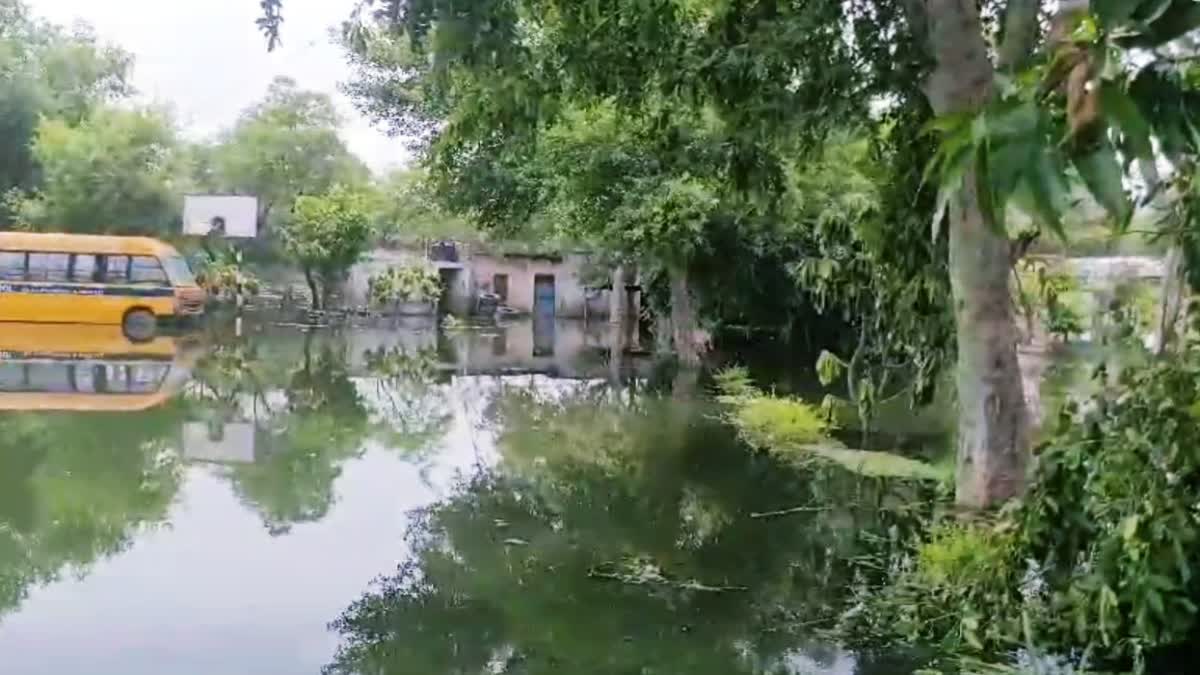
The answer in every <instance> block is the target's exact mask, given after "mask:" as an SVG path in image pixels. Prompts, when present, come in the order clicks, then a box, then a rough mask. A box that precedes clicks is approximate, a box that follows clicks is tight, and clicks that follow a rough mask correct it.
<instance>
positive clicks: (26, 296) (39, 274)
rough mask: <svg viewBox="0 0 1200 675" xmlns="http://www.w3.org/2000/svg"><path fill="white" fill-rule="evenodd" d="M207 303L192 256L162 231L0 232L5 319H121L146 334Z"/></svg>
mask: <svg viewBox="0 0 1200 675" xmlns="http://www.w3.org/2000/svg"><path fill="white" fill-rule="evenodd" d="M204 303H205V293H204V290H203V289H202V288H200V287H199V286H198V285H196V280H195V278H194V277H193V276H192V272H191V270H190V269H188V264H187V261H186V260H184V258H183V256H181V255H180V254H179V252H178V251H176V250H175V249H174V248H173V247H171V246H170V245H168V244H165V243H163V242H161V241H158V240H157V239H150V238H146V237H106V236H95V235H79V234H37V233H26V232H0V322H37V323H82V324H108V325H119V326H122V328H123V330H124V332H125V335H126V336H127V337H129V338H131V339H135V340H146V339H149V338H151V337H153V335H154V331H155V327H156V325H157V323H158V320H159V319H170V318H175V317H183V316H195V315H199V314H202V313H203V312H204ZM3 330H4V328H3V327H0V331H3Z"/></svg>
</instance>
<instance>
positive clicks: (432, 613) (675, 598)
mask: <svg viewBox="0 0 1200 675" xmlns="http://www.w3.org/2000/svg"><path fill="white" fill-rule="evenodd" d="M496 409H497V411H498V412H497V415H498V419H499V420H500V424H501V428H502V429H503V431H502V433H501V434H500V437H499V450H500V452H501V455H502V461H501V463H500V465H499V467H498V469H497V470H496V471H495V472H492V473H488V474H480V475H477V476H476V477H474V478H473V479H472V480H469V481H467V482H466V483H464V484H462V485H461V486H460V488H459V490H457V492H456V493H455V494H454V495H453V496H452V497H450V498H448V499H446V500H444V501H442V502H440V503H437V504H434V505H433V506H431V507H429V508H427V509H424V510H422V511H420V512H418V513H417V514H416V516H415V519H414V524H413V529H412V532H411V534H410V544H411V545H412V550H413V557H412V558H411V559H410V561H408V562H407V563H406V564H405V565H404V566H402V567H401V568H400V569H399V570H398V572H397V574H395V575H394V576H391V577H388V578H385V579H382V580H381V581H379V582H378V583H377V585H376V586H375V587H374V588H372V589H371V590H370V591H369V592H368V593H366V594H365V595H364V596H363V597H362V598H360V599H359V600H358V601H357V602H356V603H355V604H353V605H352V606H351V607H349V608H348V609H347V611H346V612H345V613H344V614H343V615H342V616H341V617H340V618H339V619H338V620H337V621H335V622H334V624H333V626H334V628H335V629H336V630H338V631H339V632H340V633H341V634H342V637H343V639H344V644H343V646H342V648H341V650H340V651H339V653H338V655H337V657H336V659H335V661H334V663H333V664H331V665H330V666H329V667H328V669H327V670H328V672H330V673H393V672H394V673H399V672H430V673H481V672H507V673H587V672H604V673H614V672H680V673H682V672H705V673H739V672H742V673H768V672H771V673H775V672H802V668H804V667H808V666H810V665H812V661H813V660H816V661H817V662H828V661H831V660H833V659H834V658H835V655H834V652H832V651H829V650H826V651H825V652H822V651H821V650H819V649H815V650H814V649H810V650H804V651H803V654H802V653H801V651H797V645H803V644H804V643H805V640H806V639H807V638H808V637H809V636H811V635H812V634H813V633H812V631H813V630H814V628H817V627H821V626H827V625H829V624H830V623H832V621H833V620H834V619H835V618H836V616H837V615H838V614H839V613H840V612H841V611H843V610H844V609H845V608H844V607H843V605H842V602H843V599H844V598H845V597H846V596H847V592H846V591H847V589H848V588H849V587H850V586H851V585H852V583H853V581H854V571H853V569H852V568H851V563H850V561H851V560H852V559H853V558H854V557H855V556H856V555H858V554H859V553H861V552H863V551H864V550H866V549H868V548H870V546H871V545H872V544H871V542H873V541H876V540H877V539H886V538H888V536H889V533H891V535H892V536H897V535H898V534H902V533H903V532H904V529H905V528H906V527H908V526H909V525H910V520H911V519H910V518H908V517H907V516H903V515H902V514H897V513H894V512H890V511H887V510H884V509H882V508H880V505H881V504H882V503H883V502H884V501H885V500H887V499H888V498H889V497H892V498H894V497H896V496H897V493H902V492H904V491H907V490H915V489H917V488H916V487H915V486H913V485H911V484H897V485H895V486H892V485H887V484H884V483H882V482H880V481H878V480H873V479H865V478H861V477H857V476H854V475H852V474H849V473H847V472H844V471H842V470H840V469H838V468H836V467H824V466H815V465H814V466H813V467H808V468H804V469H797V468H796V467H789V466H784V465H781V464H778V463H777V462H775V461H774V460H772V459H771V458H770V457H767V456H765V455H760V454H754V453H750V452H748V451H746V450H745V449H744V448H742V447H740V446H739V445H738V444H737V442H736V440H735V439H734V438H733V436H732V434H731V433H730V432H729V431H728V430H727V429H725V428H723V427H721V426H720V425H719V424H718V423H716V422H714V421H712V419H711V417H709V416H707V415H705V411H703V410H700V409H696V408H689V407H687V406H681V405H679V404H676V403H674V402H672V401H669V400H654V399H649V400H647V399H644V400H642V401H640V402H639V403H638V404H637V405H636V406H632V407H631V406H630V403H629V402H628V401H625V402H622V401H620V400H619V399H616V398H610V399H607V400H605V399H603V398H598V397H597V396H596V395H595V394H594V393H584V394H581V395H578V396H569V395H568V396H567V397H566V398H565V400H564V399H563V398H562V397H538V396H530V395H528V394H520V395H511V397H510V398H507V399H506V400H501V401H499V402H497V404H496ZM895 501H902V500H895ZM797 504H807V505H813V506H814V507H815V508H817V509H820V510H819V511H816V510H814V511H808V512H804V513H797V514H795V515H792V516H789V517H785V518H762V517H759V518H755V517H752V515H751V514H755V513H759V514H761V513H764V512H769V511H772V510H776V509H779V508H781V507H787V506H794V505H797ZM893 526H897V527H896V529H892V528H893ZM858 665H859V668H860V670H859V672H870V669H871V667H872V666H871V664H869V663H867V659H865V658H861V657H860V659H859V662H858ZM877 667H879V668H880V669H879V670H877V671H875V672H880V673H883V672H896V671H895V670H894V669H883V667H882V666H877ZM889 668H890V666H889Z"/></svg>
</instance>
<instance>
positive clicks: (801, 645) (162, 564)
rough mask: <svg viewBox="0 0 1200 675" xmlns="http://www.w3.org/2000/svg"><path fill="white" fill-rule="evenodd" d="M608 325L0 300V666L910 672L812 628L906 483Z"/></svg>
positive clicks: (114, 672)
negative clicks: (768, 426)
mask: <svg viewBox="0 0 1200 675" xmlns="http://www.w3.org/2000/svg"><path fill="white" fill-rule="evenodd" d="M606 329H607V327H606V326H599V327H597V326H583V325H581V324H578V323H569V322H560V323H552V324H550V325H547V324H540V325H533V324H531V323H528V322H516V323H512V324H509V325H506V326H500V327H496V326H491V327H483V328H479V327H476V328H465V329H461V330H439V329H438V327H437V326H436V325H434V324H431V323H430V324H425V323H421V322H419V321H418V322H416V323H413V324H406V325H403V326H385V327H378V328H353V329H350V328H347V329H341V330H330V329H327V330H315V331H307V330H304V329H302V328H299V327H296V326H288V325H280V324H278V323H273V322H271V321H266V320H262V321H253V320H247V321H246V323H245V324H244V325H242V326H241V328H240V335H237V334H235V333H234V331H233V330H232V329H231V328H230V327H221V328H219V329H218V328H210V329H208V330H206V331H204V332H203V333H202V334H200V335H198V336H195V337H188V338H160V339H158V340H156V341H154V342H152V343H148V344H142V345H131V344H129V343H126V342H124V340H123V339H121V338H120V337H119V335H114V334H113V333H112V332H111V331H108V330H107V329H95V328H93V329H81V328H78V327H74V328H69V327H67V328H64V327H55V328H47V327H40V328H39V327H15V326H11V325H9V326H2V327H0V655H3V656H2V657H0V663H2V665H0V670H3V672H5V673H19V674H21V675H42V674H45V675H61V674H62V673H72V672H78V673H89V674H92V675H110V674H111V675H143V674H145V675H160V674H163V673H172V674H187V675H193V674H194V675H212V674H214V673H220V674H223V675H240V674H245V675H270V674H276V673H278V674H284V673H286V674H296V673H312V674H316V673H321V672H328V673H363V674H367V673H370V674H376V673H401V672H404V673H485V672H491V673H690V674H695V673H713V674H714V675H715V674H718V673H720V674H721V675H727V674H732V673H746V674H751V673H754V674H767V673H770V674H783V673H788V674H795V675H799V674H801V673H804V674H826V675H835V674H836V675H869V674H883V673H889V674H890V673H902V672H909V671H910V670H911V669H912V664H911V663H909V662H907V661H906V660H905V659H903V658H900V657H898V656H896V655H895V654H873V653H869V652H863V651H855V650H850V649H847V648H843V647H840V646H838V645H836V644H832V643H831V642H830V641H829V640H828V639H825V638H823V637H822V635H823V629H825V628H828V627H829V626H830V625H831V624H832V623H833V622H834V621H835V620H836V614H837V613H838V612H841V611H844V601H845V598H846V597H847V595H848V594H849V593H850V592H851V590H852V587H853V585H854V584H855V583H856V580H855V578H854V570H853V568H852V565H851V561H852V560H853V559H855V558H856V556H859V555H860V554H861V553H862V551H863V550H864V549H865V548H867V547H868V546H870V545H873V543H877V542H878V541H880V540H881V539H886V538H887V537H896V536H901V535H900V534H898V533H902V532H903V529H904V528H905V527H907V526H908V524H909V523H908V522H907V521H906V520H905V516H903V515H898V514H899V513H900V512H898V511H894V510H892V509H889V508H885V507H886V506H887V505H889V504H891V505H894V504H896V503H903V502H905V501H912V500H914V498H915V497H916V493H917V492H918V490H919V488H917V487H914V486H913V485H911V484H904V483H902V484H899V485H892V484H889V483H886V482H882V481H880V480H878V479H867V478H864V477H859V476H856V475H853V474H851V473H850V472H847V471H845V470H844V469H841V468H838V467H824V466H803V467H801V466H796V465H790V464H785V463H781V462H780V461H777V460H776V459H773V458H772V457H770V456H769V455H767V454H764V453H756V452H753V451H751V450H750V449H749V448H747V447H745V446H744V445H742V444H741V443H740V442H739V441H738V439H737V438H736V436H735V434H734V433H733V432H732V431H731V430H730V429H729V428H728V427H727V426H726V425H725V424H724V423H722V422H721V421H720V419H719V417H718V415H717V412H718V411H717V410H716V408H715V407H714V405H713V404H711V403H708V402H705V400H704V398H703V397H699V398H696V397H693V396H682V395H679V392H678V391H676V392H675V393H674V394H673V393H672V390H671V377H670V376H669V374H664V372H663V371H662V369H661V368H658V367H657V366H656V365H655V364H654V363H653V362H651V361H650V360H649V359H648V358H646V357H635V356H628V357H625V358H622V359H618V360H616V361H614V360H613V359H611V358H610V356H609V355H610V352H609V349H608V346H609V345H610V344H611V343H612V341H611V336H610V335H609V333H608V331H607V330H606ZM701 389H702V387H701ZM813 504H818V505H820V507H819V508H813V509H811V510H808V511H803V512H798V513H794V514H791V515H781V516H773V515H770V514H771V513H772V512H775V511H779V510H781V509H787V508H789V507H794V506H797V505H813Z"/></svg>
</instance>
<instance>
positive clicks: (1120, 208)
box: [1073, 143, 1133, 229]
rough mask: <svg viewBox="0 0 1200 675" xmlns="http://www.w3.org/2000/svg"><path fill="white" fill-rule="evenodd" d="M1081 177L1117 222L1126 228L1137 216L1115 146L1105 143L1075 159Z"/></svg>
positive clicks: (1122, 227)
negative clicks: (1135, 215) (1132, 218)
mask: <svg viewBox="0 0 1200 675" xmlns="http://www.w3.org/2000/svg"><path fill="white" fill-rule="evenodd" d="M1073 160H1074V164H1075V168H1076V170H1078V171H1079V176H1080V178H1082V179H1083V182H1084V183H1085V184H1086V185H1087V187H1088V190H1089V191H1091V193H1092V196H1094V197H1095V198H1096V200H1097V201H1099V202H1100V204H1101V205H1102V206H1103V207H1104V208H1105V210H1106V211H1108V212H1109V214H1110V215H1112V216H1113V217H1114V218H1115V219H1116V221H1117V225H1118V226H1119V227H1120V228H1121V229H1124V228H1125V227H1127V226H1128V225H1129V219H1130V218H1131V217H1132V216H1133V206H1132V204H1131V203H1130V201H1129V194H1128V193H1127V192H1126V191H1125V184H1124V182H1123V180H1122V179H1123V178H1124V173H1123V172H1122V170H1121V163H1120V162H1119V161H1118V160H1117V153H1116V150H1115V148H1113V146H1112V145H1110V144H1108V143H1104V144H1102V145H1100V146H1099V147H1097V148H1096V149H1094V150H1092V151H1090V152H1087V153H1085V154H1081V155H1078V156H1076V157H1074V158H1073Z"/></svg>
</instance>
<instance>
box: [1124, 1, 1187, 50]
mask: <svg viewBox="0 0 1200 675" xmlns="http://www.w3.org/2000/svg"><path fill="white" fill-rule="evenodd" d="M1164 5H1165V6H1164ZM1149 6H1150V7H1151V8H1152V11H1149V12H1142V11H1139V12H1137V13H1136V14H1135V15H1134V19H1136V20H1139V21H1141V22H1143V23H1144V24H1145V28H1144V29H1143V30H1142V31H1141V32H1140V33H1138V34H1136V35H1133V36H1130V37H1129V38H1125V39H1122V40H1118V44H1120V45H1121V46H1123V47H1142V48H1144V49H1153V48H1155V47H1160V46H1162V45H1164V44H1166V43H1168V42H1170V41H1172V40H1174V39H1176V38H1180V37H1183V36H1184V35H1186V34H1188V33H1190V32H1192V31H1193V30H1195V29H1196V28H1200V3H1197V2H1195V0H1174V1H1173V2H1172V1H1170V0H1162V1H1161V3H1160V4H1154V5H1149Z"/></svg>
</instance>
